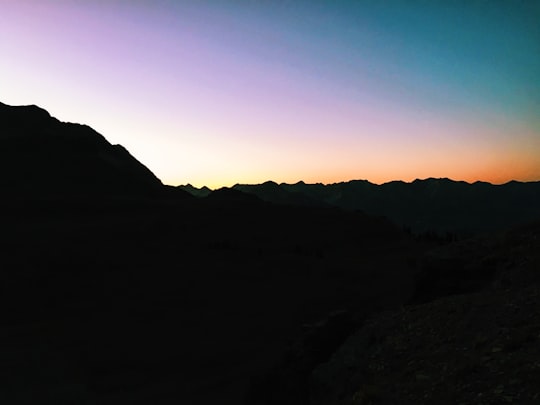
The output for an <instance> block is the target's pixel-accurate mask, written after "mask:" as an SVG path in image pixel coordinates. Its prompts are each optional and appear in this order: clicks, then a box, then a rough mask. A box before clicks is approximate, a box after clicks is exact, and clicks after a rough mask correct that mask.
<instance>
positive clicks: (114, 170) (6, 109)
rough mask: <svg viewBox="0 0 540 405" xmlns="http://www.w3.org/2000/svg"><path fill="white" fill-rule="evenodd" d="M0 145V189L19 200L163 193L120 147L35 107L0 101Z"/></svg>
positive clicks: (156, 181)
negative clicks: (30, 197) (27, 198)
mask: <svg viewBox="0 0 540 405" xmlns="http://www.w3.org/2000/svg"><path fill="white" fill-rule="evenodd" d="M0 145H1V148H0V172H1V173H2V176H1V177H0V189H3V190H5V191H6V192H10V193H16V194H17V196H18V197H22V196H33V197H37V196H48V197H54V196H61V195H65V196H74V195H80V196H84V195H87V196H90V195H92V196H95V195H148V194H152V193H156V192H159V191H162V190H163V189H164V188H163V185H162V184H161V181H160V180H159V179H158V178H157V177H156V176H154V174H153V173H152V172H151V171H150V170H148V169H147V168H146V167H145V166H143V165H142V164H141V163H140V162H138V161H137V160H136V159H135V158H133V157H132V156H131V155H130V154H129V152H128V151H127V150H126V149H125V148H124V147H122V146H120V145H111V144H110V143H109V142H107V140H106V139H105V138H104V137H103V136H101V135H100V134H98V133H97V132H96V131H94V130H93V129H92V128H90V127H88V126H86V125H79V124H72V123H64V122H60V121H58V120H57V119H56V118H53V117H51V116H50V115H49V113H48V112H47V111H45V110H43V109H41V108H39V107H36V106H17V107H12V106H8V105H5V104H2V103H0ZM179 194H180V193H179Z"/></svg>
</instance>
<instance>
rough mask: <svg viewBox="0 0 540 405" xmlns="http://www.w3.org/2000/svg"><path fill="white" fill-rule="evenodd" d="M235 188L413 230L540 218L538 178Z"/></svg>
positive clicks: (466, 229)
mask: <svg viewBox="0 0 540 405" xmlns="http://www.w3.org/2000/svg"><path fill="white" fill-rule="evenodd" d="M234 188H235V189H237V190H241V191H243V192H246V193H252V194H254V195H256V196H257V197H259V198H260V199H262V200H264V201H269V202H272V203H277V204H293V205H304V206H317V205H318V206H335V207H339V208H342V209H346V210H361V211H364V212H366V213H368V214H374V215H383V216H387V217H389V218H390V219H392V220H393V221H395V222H396V223H398V224H400V225H401V226H404V227H408V228H411V229H412V230H413V231H415V232H428V231H434V232H439V233H440V232H447V231H449V232H454V233H462V234H468V233H472V232H480V231H489V230H494V229H498V228H501V227H508V226H511V225H514V224H517V223H521V222H527V221H531V220H536V219H539V218H540V182H529V183H521V182H517V181H511V182H509V183H506V184H503V185H493V184H490V183H485V182H476V183H472V184H470V183H466V182H463V181H453V180H450V179H434V178H429V179H425V180H415V181H413V182H412V183H405V182H402V181H393V182H390V183H385V184H382V185H376V184H373V183H370V182H369V181H366V180H354V181H349V182H343V183H335V184H329V185H323V184H320V183H319V184H306V183H304V182H299V183H296V184H285V183H282V184H277V183H274V182H266V183H263V184H258V185H244V184H237V185H235V186H234Z"/></svg>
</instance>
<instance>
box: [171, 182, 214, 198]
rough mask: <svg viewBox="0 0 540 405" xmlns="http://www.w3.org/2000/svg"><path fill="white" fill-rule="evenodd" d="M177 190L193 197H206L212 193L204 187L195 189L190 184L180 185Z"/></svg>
mask: <svg viewBox="0 0 540 405" xmlns="http://www.w3.org/2000/svg"><path fill="white" fill-rule="evenodd" d="M177 188H178V189H180V190H184V191H187V192H188V193H190V194H192V195H194V196H195V197H206V196H207V195H209V194H210V193H211V192H212V190H210V189H209V188H208V187H206V186H204V187H201V188H197V187H194V186H192V185H191V184H184V185H180V186H178V187H177Z"/></svg>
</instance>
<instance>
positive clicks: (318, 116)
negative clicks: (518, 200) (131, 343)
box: [0, 0, 540, 189]
mask: <svg viewBox="0 0 540 405" xmlns="http://www.w3.org/2000/svg"><path fill="white" fill-rule="evenodd" d="M1 4H2V6H3V11H2V15H1V16H0V50H1V51H2V53H3V55H4V60H5V62H4V63H3V64H2V65H1V66H0V88H1V91H2V94H1V101H2V102H4V103H6V104H10V105H29V104H35V105H38V106H39V107H41V108H43V109H45V110H47V111H48V112H49V113H50V114H51V115H52V116H54V117H56V118H58V119H60V120H61V121H67V122H78V123H81V124H85V125H89V126H90V127H92V128H94V129H95V130H96V131H97V132H99V133H100V134H102V135H103V136H104V137H105V138H106V139H107V140H109V141H110V142H111V143H113V144H121V145H123V146H124V147H126V148H127V149H128V150H129V151H130V153H132V154H133V156H135V157H136V158H137V159H138V160H140V161H141V162H142V163H143V164H144V165H146V166H147V167H149V168H150V169H151V170H152V171H153V172H154V173H155V175H156V176H157V177H158V178H159V179H161V181H162V182H163V183H164V184H168V185H181V184H188V183H189V184H191V185H193V186H196V187H202V186H208V187H210V188H212V189H216V188H219V187H224V186H227V187H230V186H232V185H234V184H258V183H263V182H265V181H268V180H271V181H275V182H277V183H282V182H284V183H296V182H298V181H304V182H306V183H323V184H331V183H338V182H344V181H350V180H358V179H366V180H368V181H370V182H372V183H375V184H382V183H386V182H390V181H396V180H401V181H406V182H410V181H413V180H415V179H425V178H451V179H455V180H458V181H466V182H469V183H472V182H475V181H485V182H489V183H493V184H503V183H506V182H508V181H510V180H517V181H538V180H540V118H539V117H540V114H539V113H538V112H539V111H540V104H539V103H540V86H539V83H540V81H539V80H537V79H538V77H540V56H539V55H540V53H539V49H538V44H539V43H540V32H539V31H538V27H537V24H535V21H537V19H536V17H540V7H538V6H537V5H535V4H534V2H530V3H529V2H522V3H519V4H512V5H507V4H505V3H493V4H489V5H488V4H485V3H471V4H467V5H458V4H453V5H451V4H444V5H435V4H433V5H426V4H424V3H420V2H419V3H409V2H402V1H391V2H388V3H384V4H380V3H376V2H371V1H366V2H360V3H358V2H348V1H340V2H337V3H335V4H332V5H329V4H327V3H324V2H303V1H300V2H295V3H290V2H276V3H272V4H265V3H258V2H213V1H208V2H191V1H187V2H182V3H179V4H178V3H176V4H175V2H169V1H165V2H160V3H157V4H156V3H151V2H144V1H143V2H137V3H125V2H121V1H113V2H107V3H99V4H96V3H93V4H91V3H85V2H78V1H71V0H62V1H56V2H52V1H37V0H23V1H17V2H12V1H3V2H1Z"/></svg>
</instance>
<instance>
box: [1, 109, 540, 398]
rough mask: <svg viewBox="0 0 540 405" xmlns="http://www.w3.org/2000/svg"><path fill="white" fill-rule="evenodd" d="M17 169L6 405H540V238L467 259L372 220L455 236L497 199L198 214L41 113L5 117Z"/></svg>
mask: <svg viewBox="0 0 540 405" xmlns="http://www.w3.org/2000/svg"><path fill="white" fill-rule="evenodd" d="M0 165H1V166H0V169H1V170H0V187H1V190H2V194H1V199H0V224H1V226H0V269H1V272H0V358H1V359H2V361H1V362H0V374H1V375H2V378H1V379H0V402H1V403H6V404H24V405H26V404H28V405H30V404H32V405H33V404H44V403H53V404H66V405H67V404H79V403H86V404H115V405H117V404H141V405H142V404H149V405H150V404H152V405H154V404H158V405H161V404H171V403H172V404H177V403H182V404H190V405H206V404H216V403H218V404H242V403H245V404H246V405H255V404H266V405H270V404H272V405H274V404H279V405H288V404H291V405H292V404H294V405H335V404H337V403H343V404H353V403H366V404H367V403H384V404H396V403H399V404H407V403H411V404H416V403H426V402H429V403H477V402H479V400H478V398H484V399H485V400H483V402H485V403H498V402H500V399H501V395H503V398H504V400H505V401H506V402H510V400H512V401H513V402H515V403H535V401H536V402H537V399H538V390H537V388H536V386H537V381H538V378H539V374H538V367H537V366H538V365H537V364H536V363H535V362H533V361H531V359H535V358H537V357H538V345H537V340H538V339H537V338H538V334H539V332H540V326H539V325H540V321H539V319H538V314H540V307H539V304H540V301H539V299H538V297H540V294H539V287H538V286H539V284H540V280H539V277H538V274H540V273H539V272H538V268H539V267H538V266H539V264H540V261H539V260H540V259H539V253H538V252H540V247H539V241H540V226H539V224H538V223H536V224H535V223H532V224H529V225H528V226H524V227H521V228H518V229H516V230H513V231H504V232H498V233H493V234H488V235H485V236H484V235H481V236H477V237H475V238H468V239H467V238H460V239H459V240H457V241H451V239H452V238H450V239H445V238H438V239H437V238H419V237H416V236H414V235H412V234H411V233H410V232H405V230H404V229H403V228H402V227H401V226H397V225H396V224H395V223H394V222H392V221H390V220H388V219H387V218H384V217H382V216H381V215H379V216H373V215H368V214H366V213H364V212H361V211H359V210H358V209H356V207H357V206H358V204H359V203H365V202H370V204H371V207H373V208H374V209H375V208H381V207H382V208H384V209H386V210H393V211H392V212H398V213H402V214H403V215H405V214H407V215H412V218H423V219H424V220H426V221H429V220H437V219H439V220H440V219H441V218H443V219H445V218H446V220H447V221H448V214H447V212H446V211H447V210H451V209H453V207H455V206H456V207H462V206H461V205H460V204H462V203H463V201H467V199H473V200H474V198H473V197H472V196H469V194H468V193H469V191H470V189H474V190H475V192H474V193H472V194H471V195H473V196H476V197H475V198H480V197H478V196H482V195H484V197H482V198H483V200H482V198H480V201H481V202H482V204H483V206H484V209H485V211H486V212H487V213H489V212H495V213H496V212H498V211H497V210H496V209H495V210H494V209H493V207H495V208H497V207H499V208H497V209H499V210H500V206H501V204H502V203H501V201H504V198H502V197H501V196H498V195H497V194H492V193H493V192H494V191H493V190H499V187H500V186H491V185H488V184H482V183H478V184H475V185H467V184H466V183H463V184H462V183H457V182H452V181H450V180H435V179H431V180H427V181H417V182H413V183H411V184H407V183H402V182H394V183H392V184H390V185H385V187H382V186H376V185H373V184H371V183H369V182H366V181H355V182H350V183H341V184H338V185H332V186H324V185H322V184H316V185H309V184H304V183H297V184H292V185H283V184H282V185H278V184H276V183H272V182H268V183H265V185H264V187H258V186H254V187H252V186H237V187H235V188H233V189H229V188H223V189H220V190H216V191H214V192H211V193H208V194H207V195H206V196H205V197H204V198H195V197H192V196H190V195H189V194H188V193H187V192H185V191H184V190H185V189H186V188H189V187H183V188H184V190H183V189H182V187H180V188H177V187H171V186H163V185H162V184H161V182H160V181H159V180H158V179H156V177H155V176H154V175H153V174H152V173H151V172H150V171H149V170H148V169H147V168H146V167H144V166H143V165H142V164H141V163H139V162H138V161H137V160H135V159H134V158H133V157H132V156H131V155H129V153H128V152H126V151H125V150H124V149H123V148H121V147H118V146H113V145H111V144H110V143H109V142H107V141H106V140H105V139H104V138H103V137H102V136H101V135H99V134H97V133H96V132H95V131H93V130H92V129H91V128H89V127H86V126H83V125H78V124H68V123H61V122H59V121H58V120H55V119H54V118H51V116H50V115H49V114H48V113H47V112H46V111H44V110H42V109H40V108H38V107H35V106H25V107H8V106H6V105H0ZM473 186H474V187H473ZM531 187H532V186H531V185H530V184H522V183H517V182H515V183H510V184H508V185H505V186H504V190H505V192H504V193H502V194H501V195H502V196H506V197H505V198H506V204H507V206H506V207H505V210H506V211H505V210H503V211H502V212H508V213H511V214H512V213H513V214H512V215H513V216H512V218H513V219H514V220H515V219H516V212H517V211H519V210H526V208H527V207H526V206H527V204H530V205H531V207H532V208H531V209H530V211H531V212H534V210H535V209H537V208H536V207H537V205H536V206H535V205H534V203H535V198H537V195H536V194H535V193H536V192H535V191H534V190H535V189H534V187H532V188H531ZM507 188H510V190H511V192H507ZM252 189H253V190H255V191H257V192H260V195H259V196H256V195H253V194H254V193H247V192H246V191H249V190H252ZM381 190H384V193H382V192H381ZM464 190H465V191H464ZM477 190H480V191H481V192H480V191H477ZM205 192H206V190H205ZM482 193H484V194H482ZM490 193H491V194H490ZM527 193H528V194H527ZM186 196H187V197H186ZM494 196H495V197H494ZM516 196H518V197H519V198H524V199H525V200H524V201H519V199H517V197H516ZM263 197H264V198H263ZM270 198H274V199H275V200H279V201H277V202H279V204H276V203H272V202H268V201H264V199H266V200H268V199H270ZM422 198H423V199H426V200H427V202H426V201H423V200H422ZM491 198H496V199H497V201H495V202H493V201H491V200H490V199H491ZM448 200H449V201H448ZM428 202H430V203H431V204H434V205H435V206H436V207H435V208H433V207H430V205H429V203H428ZM472 203H473V206H474V207H477V205H478V201H476V202H475V201H472ZM414 204H419V206H418V207H413V208H414V209H412V208H411V206H414ZM445 204H446V205H445ZM474 204H477V205H474ZM482 204H480V206H481V205H482ZM340 205H341V206H342V207H343V208H346V209H343V208H340V207H339V206H340ZM366 207H367V205H366ZM403 207H405V208H403ZM437 207H438V208H437ZM36 208H37V209H36ZM462 208H463V207H462ZM462 208H460V209H462ZM424 210H427V213H428V214H429V215H426V213H425V212H424ZM445 210H446V211H445ZM458 212H459V211H458ZM441 213H442V214H443V215H442V216H438V215H440V214H441ZM487 213H484V212H480V214H478V211H473V212H472V213H470V215H468V216H467V215H464V219H461V218H460V217H457V219H456V220H465V219H467V218H472V219H473V220H474V219H475V218H474V215H481V216H482V215H484V216H483V217H482V218H483V219H482V221H485V220H486V218H487V217H488V214H487ZM473 214H474V215H473ZM422 215H424V216H422ZM460 215H462V214H460ZM527 215H529V214H527ZM405 217H406V216H405ZM406 218H409V217H406ZM497 220H498V219H497V218H494V219H493V221H494V222H497ZM427 225H428V228H430V227H431V226H432V225H431V224H430V223H429V222H427ZM479 394H482V395H479ZM426 395H428V396H430V397H429V398H430V399H433V401H427V400H426V398H428V397H427V396H426ZM445 401H446V402H445Z"/></svg>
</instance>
